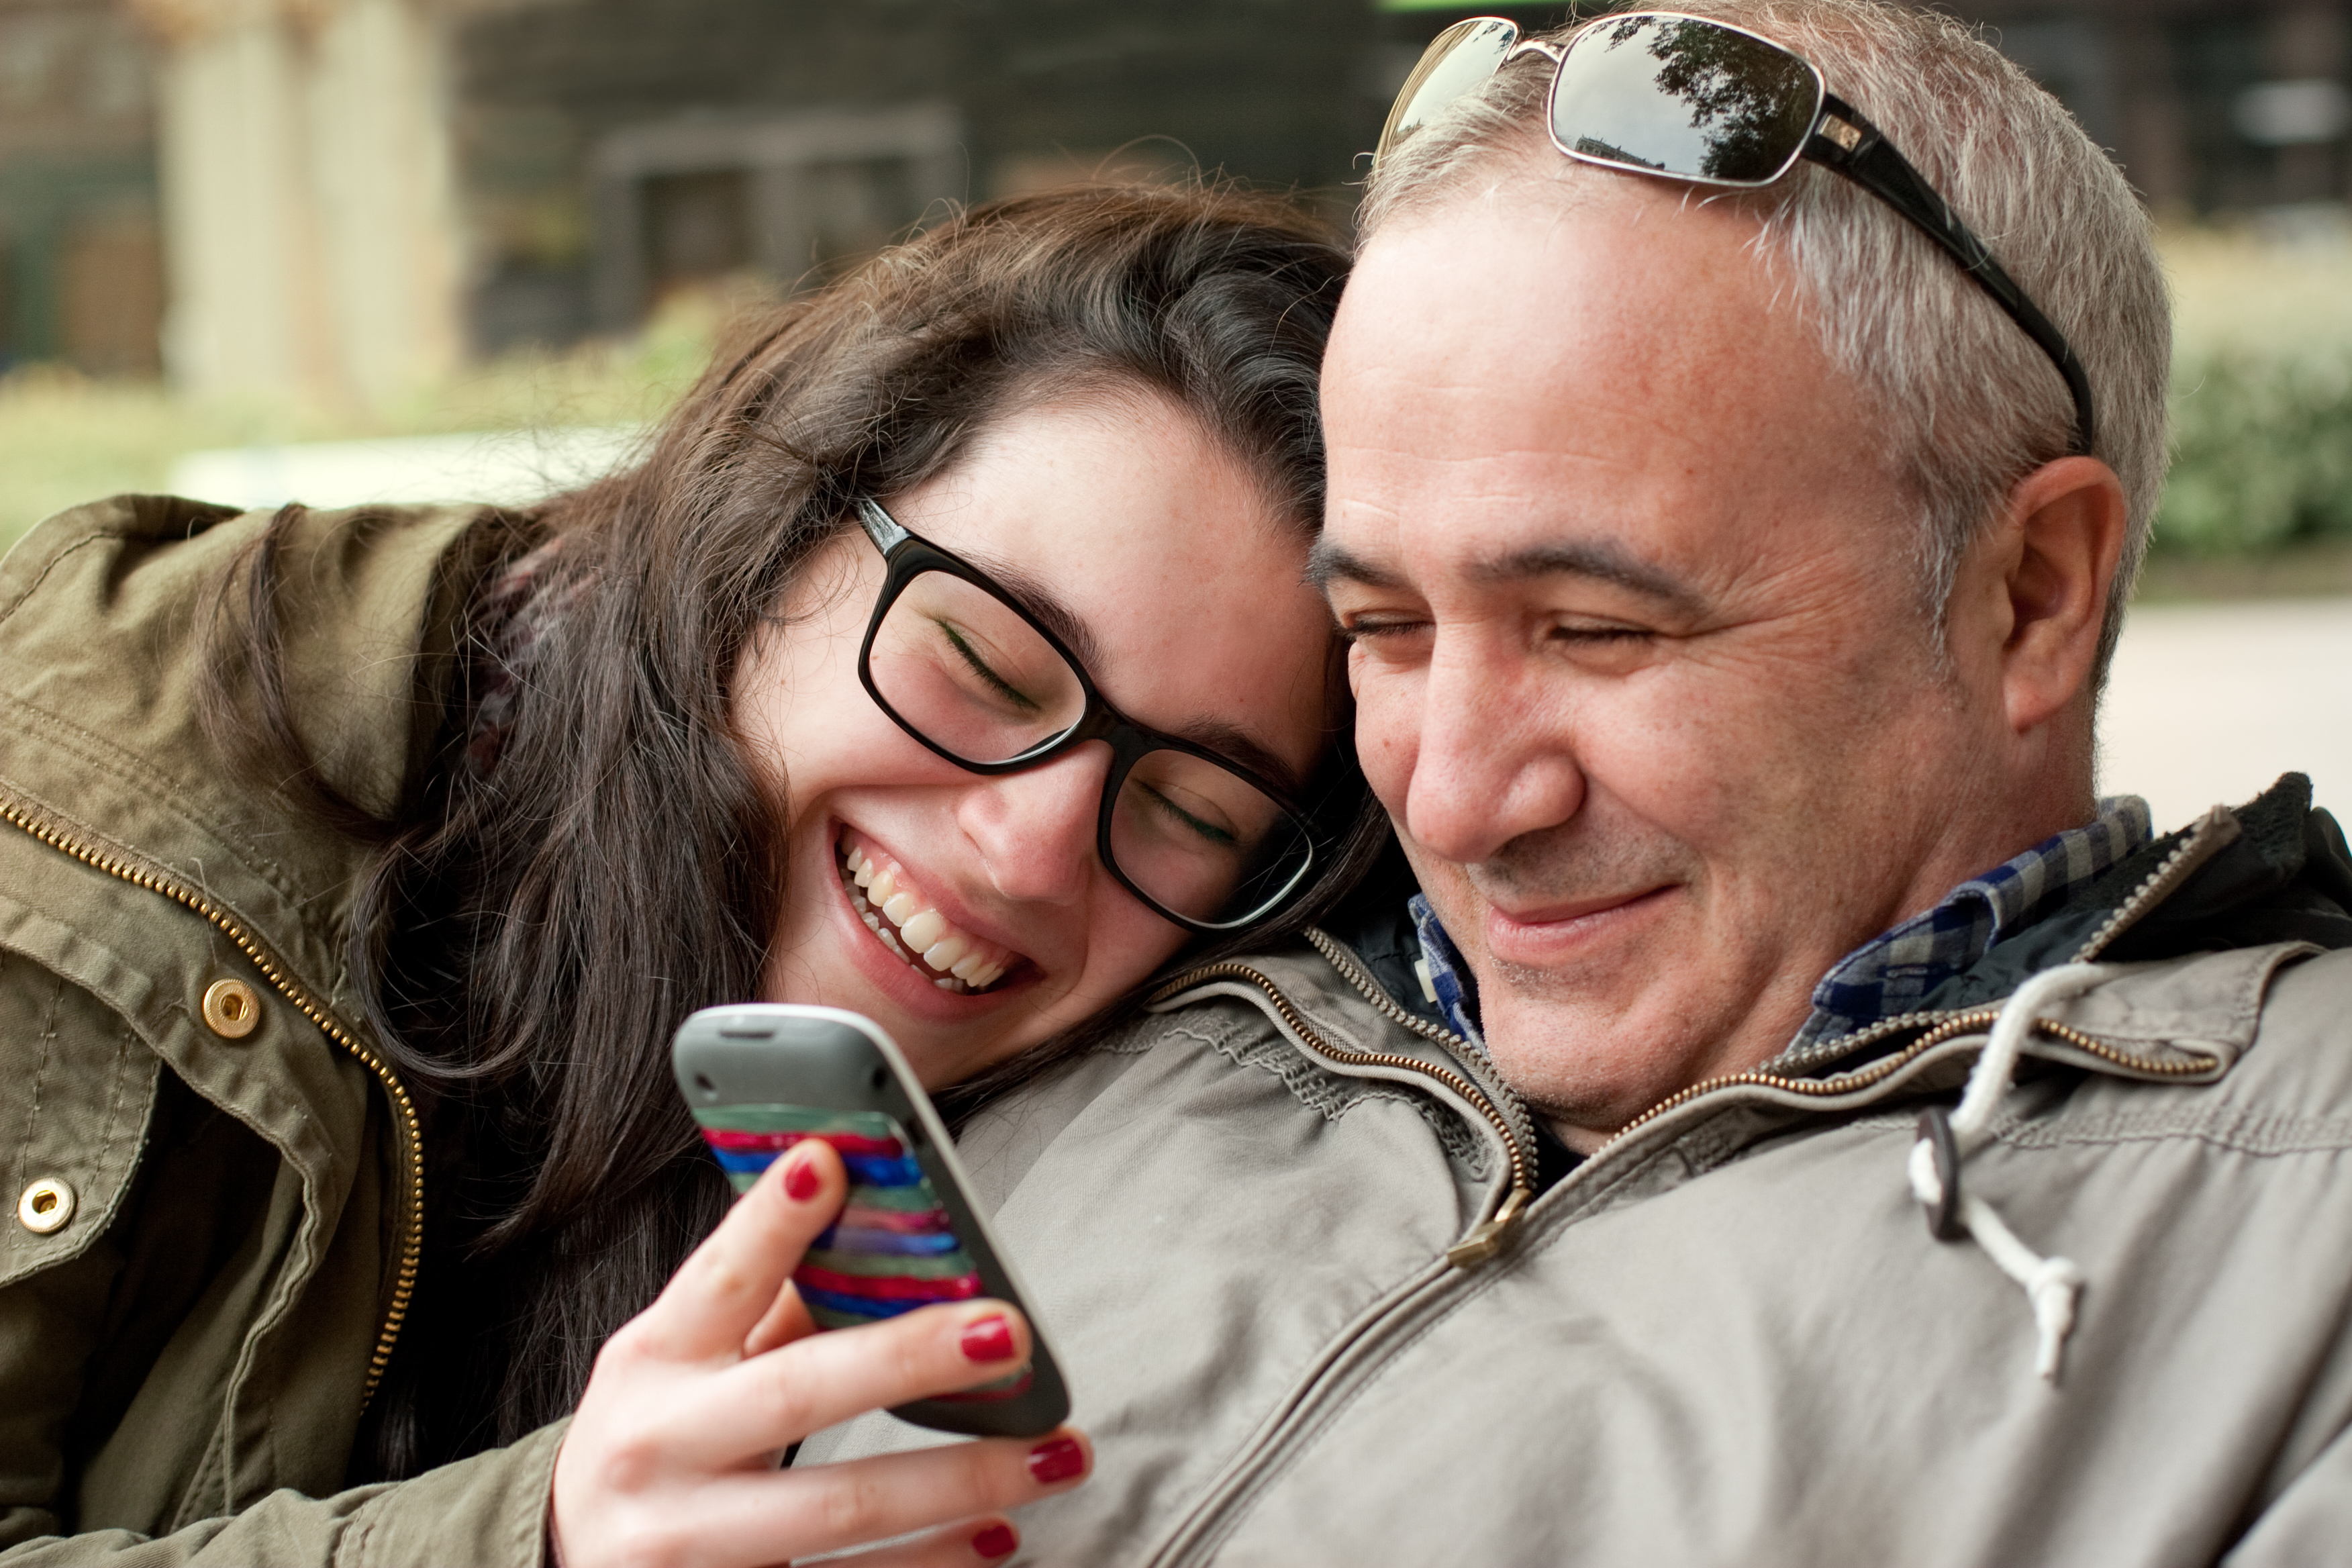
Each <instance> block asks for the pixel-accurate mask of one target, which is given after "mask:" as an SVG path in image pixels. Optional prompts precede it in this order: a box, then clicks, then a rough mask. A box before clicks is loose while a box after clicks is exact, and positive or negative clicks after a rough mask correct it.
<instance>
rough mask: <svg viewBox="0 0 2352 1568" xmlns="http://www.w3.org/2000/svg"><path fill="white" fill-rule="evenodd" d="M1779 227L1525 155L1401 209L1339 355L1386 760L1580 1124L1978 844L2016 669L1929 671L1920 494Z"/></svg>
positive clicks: (1474, 939)
mask: <svg viewBox="0 0 2352 1568" xmlns="http://www.w3.org/2000/svg"><path fill="white" fill-rule="evenodd" d="M1754 234H1755V230H1754V227H1753V225H1752V222H1751V221H1750V220H1748V219H1746V218H1744V217H1742V216H1739V215H1737V214H1735V213H1730V212H1725V211H1721V210H1719V209H1711V208H1708V207H1706V206H1703V205H1699V204H1697V203H1696V202H1695V201H1694V202H1690V203H1688V204H1685V199H1684V193H1683V192H1681V191H1679V190H1677V189H1675V188H1672V187H1665V186H1649V185H1644V184H1639V183H1636V182H1633V181H1621V180H1610V181H1605V182H1604V181H1600V180H1593V179H1587V180H1585V181H1583V182H1581V183H1580V184H1578V185H1576V186H1562V185H1559V184H1554V183H1553V182H1551V181H1549V180H1547V179H1545V178H1542V177H1540V176H1522V177H1519V178H1517V179H1516V180H1514V181H1511V182H1508V183H1507V184H1506V185H1505V186H1504V188H1503V190H1502V191H1501V192H1500V193H1499V194H1496V195H1491V196H1485V197H1481V196H1475V195H1474V196H1469V197H1465V199H1464V200H1463V201H1461V202H1458V203H1456V204H1454V205H1451V206H1448V207H1446V208H1444V209H1442V210H1440V211H1437V212H1434V213H1432V214H1429V215H1426V216H1416V217H1414V218H1412V219H1411V220H1409V221H1407V222H1406V223H1405V224H1403V225H1401V226H1396V227H1393V228H1391V230H1389V231H1386V232H1384V233H1382V234H1381V236H1380V237H1378V238H1377V239H1376V240H1375V241H1374V242H1373V243H1372V244H1371V246H1370V247H1369V249H1368V251H1367V253H1366V255H1365V256H1364V258H1363V259H1362V262H1361V263H1360V266H1359V268H1358V269H1357V271H1356V274H1355V277H1354V279H1353V281H1351V282H1350V283H1349V287H1348V293H1347V296H1346V300H1345V301H1344V303H1343V305H1342V307H1341V310H1340V319H1339V329H1338V331H1337V334H1336V336H1335V337H1334V339H1333V342H1332V345H1331V349H1330V353H1329V356H1328V360H1327V361H1326V365H1325V372H1324V374H1325V382H1324V412H1325V417H1326V420H1327V424H1328V437H1329V443H1330V454H1331V504H1330V512H1329V519H1328V530H1327V532H1326V535H1325V540H1324V543H1323V546H1322V550H1321V556H1320V559H1321V562H1322V565H1323V567H1324V568H1325V570H1326V573H1327V582H1328V590H1329V595H1330V598H1331V602H1332V605H1333V607H1334V609H1335V610H1336V611H1337V613H1338V615H1339V618H1340V620H1341V623H1342V624H1343V626H1346V627H1347V628H1348V629H1349V633H1350V635H1351V637H1353V639H1354V647H1353V652H1352V655H1351V660H1352V662H1351V667H1350V668H1351V672H1352V679H1353V682H1354V686H1355V691H1356V698H1357V701H1358V703H1359V704H1360V709H1359V719H1358V739H1359V744H1360V750H1361V752H1362V754H1363V759H1364V764H1365V767H1366V768H1367V770H1368V771H1369V773H1370V777H1371V780H1372V784H1373V787H1374V788H1375V789H1376V790H1377V791H1378V792H1379V794H1380V796H1381V800H1382V802H1383V803H1384V804H1385V805H1387V806H1388V808H1389V811H1390V812H1391V815H1392V816H1394V817H1395V819H1396V822H1397V826H1398V829H1399V831H1400V833H1401V834H1402V837H1403V840H1404V845H1405V848H1406V851H1407V853H1408V854H1409V855H1410V856H1411V858H1412V862H1413V865H1414V867H1415V868H1416V869H1417V870H1418V872H1419V873H1420V876H1421V879H1422V884H1423V889H1425V891H1426V892H1427V894H1428V896H1429V898H1430V899H1431V900H1432V901H1433V903H1434V905H1435V906H1436V908H1437V910H1438V913H1439V915H1440V917H1441V918H1442V919H1443V920H1444V923H1445V927H1446V930H1447V931H1449V932H1450V933H1451V934H1452V935H1453V936H1454V940H1455V941H1456V942H1457V943H1459V945H1460V946H1461V948H1462V950H1463V952H1464V953H1465V956H1466V957H1467V959H1468V960H1469V963H1470V966H1471V968H1472V970H1473V972H1474V973H1475V974H1476V976H1477V980H1478V986H1479V995H1480V999H1481V1007H1482V1011H1483V1020H1484V1024H1485V1027H1486V1036H1487V1038H1488V1042H1489V1044H1490V1046H1491V1047H1492V1048H1493V1050H1494V1054H1495V1058H1496V1063H1497V1065H1498V1066H1499V1067H1501V1068H1502V1069H1503V1071H1504V1073H1505V1074H1506V1076H1507V1077H1508V1078H1509V1079H1511V1081H1512V1082H1513V1083H1514V1084H1515V1085H1516V1086H1517V1088H1518V1089H1520V1090H1521V1091H1522V1092H1523V1093H1525V1094H1527V1095H1528V1098H1529V1099H1530V1100H1533V1101H1534V1102H1535V1103H1536V1104H1537V1105H1538V1106H1539V1107H1541V1108H1543V1109H1544V1110H1548V1111H1549V1112H1550V1113H1551V1114H1552V1115H1553V1116H1554V1117H1555V1118H1556V1119H1557V1120H1558V1121H1560V1122H1561V1123H1562V1124H1563V1127H1564V1131H1567V1132H1568V1133H1569V1135H1570V1137H1571V1139H1573V1140H1575V1141H1578V1142H1584V1143H1586V1144H1587V1146H1590V1144H1591V1142H1597V1141H1598V1134H1600V1133H1603V1132H1605V1131H1609V1130H1611V1129H1613V1128H1615V1127H1617V1126H1620V1125H1622V1123H1623V1122H1624V1121H1627V1120H1629V1119H1630V1118H1632V1117H1633V1116H1634V1115H1636V1114H1638V1113H1639V1112H1640V1111H1642V1110H1644V1109H1645V1108H1647V1107H1648V1106H1650V1105H1652V1104H1654V1103H1655V1102H1656V1101H1657V1100H1660V1099H1663V1098H1664V1097H1665V1096H1666V1095H1668V1094H1670V1093H1672V1092H1674V1091H1675V1089H1679V1088H1681V1087H1684V1086H1685V1085H1686V1084H1688V1083H1691V1082H1695V1081H1697V1080H1698V1079H1703V1078H1706V1077H1709V1076H1712V1075H1714V1074H1716V1073H1718V1072H1723V1071H1727V1070H1738V1069H1739V1068H1747V1067H1750V1066H1754V1065H1756V1064H1758V1063H1759V1062H1761V1061H1763V1060H1765V1059H1768V1058H1769V1057H1771V1056H1772V1055H1774V1054H1776V1053H1777V1052H1778V1051H1779V1050H1780V1048H1781V1047H1783V1046H1785V1045H1786V1043H1787V1041H1788V1039H1789V1037H1790V1035H1791V1034H1792V1033H1793V1032H1794V1031H1795V1029H1796V1028H1797V1027H1798V1026H1800V1025H1801V1023H1802V1022H1803V1020H1804V1018H1805V1016H1806V1013H1807V1011H1808V1005H1809V1004H1808V997H1809V994H1810V993H1811V988H1812V986H1813V984H1815V983H1816V982H1817V981H1818V980H1819V979H1820V977H1821V976H1822V973H1824V972H1825V971H1826V970H1827V969H1828V968H1829V966H1830V965H1831V964H1832V963H1835V962H1836V960H1837V959H1838V958H1839V957H1841V956H1842V955H1843V954H1844V953H1845V952H1848V951H1850V950H1851V949H1852V948H1853V947H1854V946H1855V945H1857V944H1858V943H1859V942H1863V941H1864V940H1867V939H1868V938H1869V937H1870V936H1871V935H1873V934H1874V933H1875V932H1877V931H1882V930H1884V929H1885V928H1886V927H1887V926H1888V925H1890V924H1891V923H1893V922H1894V921H1896V920H1898V919H1901V918H1904V917H1906V916H1907V915H1909V914H1911V913H1914V912H1916V910H1921V909H1925V908H1927V906H1928V905H1930V904H1932V903H1933V901H1934V900H1936V899H1937V898H1938V897H1940V896H1941V895H1942V894H1943V893H1944V892H1945V891H1946V890H1947V889H1948V888H1949V887H1950V886H1951V885H1952V884H1953V883H1954V882H1956V881H1958V879H1961V878H1963V877H1966V876H1968V875H1969V874H1970V873H1972V872H1974V871H1976V870H1978V869H1980V868H1981V867H1982V864H1983V862H1982V861H1981V860H1979V858H1977V857H1978V856H1979V855H1980V854H1981V852H1982V847H1981V842H1980V839H1981V834H1980V833H1979V831H1978V829H1979V821H1978V813H1977V812H1976V810H1975V809H1974V807H1975V805H1976V804H1977V803H1978V802H1979V800H1980V798H1981V796H1982V795H1984V794H1985V793H1986V792H1985V784H1984V776H1985V770H1984V769H1983V768H1981V767H1977V766H1974V765H1973V764H1972V761H1971V759H1972V758H1975V757H1977V756H1979V754H1980V753H1981V752H1983V750H1984V744H1985V742H1987V740H1988V739H1989V738H1990V736H1992V735H1993V734H1994V733H1995V732H1996V731H1998V729H1999V720H1998V704H1999V699H1998V693H1997V689H1996V690H1991V691H1988V690H1987V683H1986V682H1985V681H1983V680H1979V679H1974V678H1973V676H1972V675H1971V674H1970V672H1969V671H1967V670H1963V671H1962V672H1961V673H1960V674H1958V675H1957V676H1954V675H1946V674H1943V673H1940V672H1939V667H1938V665H1937V663H1936V661H1935V660H1934V658H1933V657H1932V644H1931V640H1930V637H1929V635H1928V632H1927V627H1926V626H1925V624H1924V617H1923V616H1922V615H1921V612H1920V609H1919V594H1918V590H1917V589H1916V586H1915V585H1914V581H1913V578H1912V576H1911V573H1910V568H1909V564H1908V563H1909V562H1910V561H1911V560H1912V559H1913V557H1912V555H1911V553H1910V552H1912V551H1913V550H1914V549H1915V548H1916V545H1915V541H1916V538H1917V532H1916V521H1915V519H1916V516H1917V507H1916V503H1914V502H1912V501H1910V500H1908V499H1907V497H1906V492H1905V490H1904V489H1903V488H1902V486H1901V484H1900V483H1899V481H1898V479H1897V478H1896V477H1895V472H1894V470H1893V469H1892V468H1891V467H1890V466H1889V464H1888V462H1887V460H1886V458H1885V452H1884V442H1883V439H1882V437H1881V436H1880V435H1879V430H1880V422H1879V421H1878V420H1877V419H1875V418H1874V415H1873V410H1872V409H1871V407H1870V406H1869V405H1868V403H1867V400H1866V399H1865V398H1864V395H1862V393H1861V392H1860V391H1859V390H1858V389H1857V388H1856V387H1854V386H1853V384H1852V383H1851V382H1850V381H1849V380H1848V379H1847V378H1846V377H1844V376H1843V375H1841V374H1839V373H1838V372H1837V371H1836V370H1835V369H1834V367H1833V366H1832V365H1831V364H1830V363H1829V362H1828V360H1827V359H1826V357H1825V356H1824V355H1823V353H1822V351H1821V349H1820V348H1819V346H1818V345H1817V343H1816V342H1815V339H1814V337H1813V335H1812V332H1811V330H1810V329H1809V328H1808V327H1807V326H1806V324H1805V323H1804V322H1803V321H1801V320H1800V319H1799V316H1798V313H1797V310H1796V308H1795V306H1794V304H1793V302H1792V300H1791V299H1790V289H1791V288H1792V286H1790V285H1783V287H1782V288H1781V289H1780V290H1779V292H1778V294H1777V296H1776V290H1775V287H1774V282H1773V279H1772V278H1771V277H1770V275H1769V273H1768V272H1767V271H1766V270H1765V269H1764V268H1762V267H1760V266H1759V263H1758V261H1757V259H1756V258H1755V257H1754V255H1753V254H1751V253H1750V252H1749V251H1748V249H1746V248H1745V247H1748V246H1749V245H1750V244H1751V243H1752V242H1753V238H1754ZM1996 684H1997V683H1996ZM1972 780H1973V781H1975V782H1973V783H1972V782H1971V781H1972ZM2004 853H2005V852H2004Z"/></svg>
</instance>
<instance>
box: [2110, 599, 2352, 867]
mask: <svg viewBox="0 0 2352 1568" xmlns="http://www.w3.org/2000/svg"><path fill="white" fill-rule="evenodd" d="M2099 729H2100V735H2101V748H2100V766H2099V789H2100V791H2101V793H2103V794H2109V795H2114V794H2130V795H2146V796H2147V802H2148V805H2149V807H2150V808H2151V809H2152V810H2153V811H2154V813H2155V815H2156V826H2157V828H2158V831H2159V832H2161V831H2164V830H2167V829H2169V828H2172V827H2177V826H2180V825H2181V824H2183V823H2185V822H2187V821H2188V820H2189V818H2191V817H2193V816H2196V815H2198V814H2199V813H2200V812H2201V811H2203V810H2204V809H2205V808H2206V807H2207V806H2209V805H2212V804H2213V803H2214V802H2216V801H2222V802H2228V803H2230V804H2233V805H2234V804H2236V803H2237V802H2240V801H2243V800H2247V799H2250V798H2252V796H2254V795H2258V794H2260V793H2261V792H2262V791H2263V790H2264V789H2265V788H2267V787H2269V785H2270V784H2271V782H2272V781H2273V780H2274V779H2276V778H2277V777H2278V775H2279V774H2281V773H2287V772H2290V771H2292V772H2296V773H2309V774H2310V775H2311V780H2312V785H2313V789H2314V792H2315V795H2316V797H2317V800H2318V803H2319V804H2320V805H2325V806H2326V807H2328V808H2329V809H2331V810H2333V811H2334V812H2335V813H2336V816H2337V817H2338V818H2339V819H2342V820H2344V821H2346V822H2347V823H2352V598H2336V599H2267V600H2250V601H2242V602H2240V603H2235V604H2217V605H2139V606H2137V607H2136V608H2134V609H2133V611H2132V612H2131V618H2130V619H2129V620H2128V621H2126V623H2125V626H2124V637H2123V641H2122V642H2121V643H2120V644H2119V645H2118V646H2117V647H2116V667H2115V674H2114V677H2113V679H2112V681H2111V683H2110V684H2109V686H2108V689H2107V705H2106V710H2105V715H2104V717H2103V719H2102V721H2101V722H2100V726H2099Z"/></svg>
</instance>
